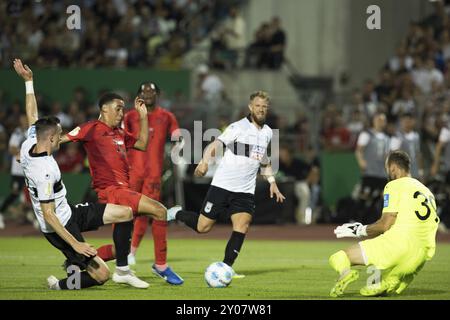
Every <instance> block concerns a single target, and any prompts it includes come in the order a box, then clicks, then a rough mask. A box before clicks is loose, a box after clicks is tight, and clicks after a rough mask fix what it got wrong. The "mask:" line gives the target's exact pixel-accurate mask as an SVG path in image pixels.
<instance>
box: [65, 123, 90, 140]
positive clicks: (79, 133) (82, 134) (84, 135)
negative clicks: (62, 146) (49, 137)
mask: <svg viewBox="0 0 450 320" xmlns="http://www.w3.org/2000/svg"><path fill="white" fill-rule="evenodd" d="M93 130H94V124H93V123H90V122H88V123H85V124H83V125H81V126H79V127H76V128H75V129H73V130H72V131H70V132H69V133H68V134H67V137H68V138H69V139H70V141H72V142H78V141H80V142H88V141H90V140H91V136H92V131H93Z"/></svg>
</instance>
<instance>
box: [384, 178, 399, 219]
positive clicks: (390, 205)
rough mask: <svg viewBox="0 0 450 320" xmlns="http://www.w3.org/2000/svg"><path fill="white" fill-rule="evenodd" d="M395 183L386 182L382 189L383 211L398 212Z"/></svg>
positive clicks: (397, 196) (397, 195) (397, 194)
mask: <svg viewBox="0 0 450 320" xmlns="http://www.w3.org/2000/svg"><path fill="white" fill-rule="evenodd" d="M396 189H397V188H396V186H395V184H392V183H388V184H387V185H386V186H385V187H384V191H383V213H386V212H399V207H400V193H399V192H398V190H396Z"/></svg>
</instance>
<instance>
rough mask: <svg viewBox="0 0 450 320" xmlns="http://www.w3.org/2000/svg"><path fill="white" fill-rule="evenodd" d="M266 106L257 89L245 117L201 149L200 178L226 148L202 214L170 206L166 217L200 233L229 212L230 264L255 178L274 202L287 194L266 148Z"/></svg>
mask: <svg viewBox="0 0 450 320" xmlns="http://www.w3.org/2000/svg"><path fill="white" fill-rule="evenodd" d="M268 107H269V96H268V95H267V93H266V92H264V91H257V92H255V93H253V94H252V95H251V96H250V103H249V109H250V114H249V116H248V117H246V118H243V119H241V120H240V121H237V122H234V123H232V124H231V125H229V126H228V127H227V128H226V129H225V131H224V132H223V133H222V134H221V135H220V136H219V137H218V138H217V140H215V141H214V142H212V143H211V144H209V145H208V147H207V148H206V150H205V153H204V156H203V159H202V160H201V161H200V163H199V164H198V166H197V168H196V169H195V175H196V176H204V175H205V174H206V173H207V171H208V164H209V163H210V160H211V159H212V158H213V157H214V156H215V155H216V154H217V152H219V150H220V148H221V147H222V146H224V147H225V148H226V151H225V153H224V156H223V158H222V160H221V161H220V163H219V166H218V168H217V170H216V172H215V174H214V178H213V180H212V182H211V186H210V189H209V191H208V193H207V195H206V198H205V200H204V202H203V206H202V209H201V210H200V213H196V212H190V211H186V210H182V209H181V207H178V208H177V209H175V208H172V209H169V210H168V211H167V217H168V220H174V219H176V220H179V221H182V222H184V223H185V224H186V225H187V226H189V227H190V228H192V229H193V230H194V231H196V232H198V233H206V232H209V231H210V230H211V228H212V227H213V225H214V223H215V222H216V220H217V218H218V217H219V215H221V214H224V213H229V214H230V215H231V222H232V224H233V233H232V234H231V237H230V239H229V241H228V244H227V246H226V249H225V257H224V260H223V262H224V263H226V264H227V265H229V266H230V267H232V265H233V263H234V261H235V260H236V258H237V256H238V254H239V252H240V250H241V247H242V244H243V242H244V238H245V235H246V234H247V232H248V228H249V225H250V222H251V220H252V215H253V214H254V211H255V196H254V194H255V186H256V176H257V174H258V171H259V170H260V168H261V167H262V168H261V173H262V175H263V176H264V177H266V179H267V180H268V182H269V183H270V197H271V198H272V197H273V196H274V195H275V196H276V200H277V202H283V200H284V199H285V197H284V196H283V195H282V194H281V192H280V191H279V190H278V186H277V184H276V182H275V178H274V177H273V172H272V167H271V164H270V162H269V160H268V157H267V148H268V146H269V143H270V141H271V139H272V129H270V128H269V126H267V125H266V124H264V122H265V120H266V116H267V110H268Z"/></svg>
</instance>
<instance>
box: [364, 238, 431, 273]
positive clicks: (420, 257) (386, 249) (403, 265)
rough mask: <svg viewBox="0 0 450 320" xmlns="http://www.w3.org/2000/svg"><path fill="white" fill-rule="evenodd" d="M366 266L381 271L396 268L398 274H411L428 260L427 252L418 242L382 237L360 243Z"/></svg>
mask: <svg viewBox="0 0 450 320" xmlns="http://www.w3.org/2000/svg"><path fill="white" fill-rule="evenodd" d="M359 245H360V246H361V249H362V251H363V257H364V262H365V263H366V265H373V266H375V267H376V268H377V269H379V270H387V269H391V268H395V271H396V273H398V274H399V275H400V276H401V275H402V274H409V273H413V272H415V271H416V269H417V268H418V267H419V266H420V265H421V264H423V263H424V262H425V261H426V260H427V255H426V250H425V249H424V248H423V247H422V246H420V245H419V244H418V243H417V242H416V241H414V240H411V239H410V238H409V239H408V238H405V237H395V236H392V235H390V236H389V237H387V236H386V235H384V234H383V235H380V236H378V237H376V238H374V239H370V240H365V241H361V242H360V243H359Z"/></svg>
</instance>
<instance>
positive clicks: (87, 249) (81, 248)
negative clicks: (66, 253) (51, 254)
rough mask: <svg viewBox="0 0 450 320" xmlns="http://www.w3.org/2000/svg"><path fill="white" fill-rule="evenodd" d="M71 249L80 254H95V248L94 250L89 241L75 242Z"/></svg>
mask: <svg viewBox="0 0 450 320" xmlns="http://www.w3.org/2000/svg"><path fill="white" fill-rule="evenodd" d="M73 249H74V250H75V251H76V252H77V253H79V254H82V255H84V256H86V257H88V258H89V257H93V256H95V255H96V254H97V250H95V248H94V247H93V246H91V245H90V244H89V243H87V242H77V243H76V244H75V245H74V246H73Z"/></svg>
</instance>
